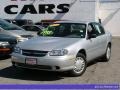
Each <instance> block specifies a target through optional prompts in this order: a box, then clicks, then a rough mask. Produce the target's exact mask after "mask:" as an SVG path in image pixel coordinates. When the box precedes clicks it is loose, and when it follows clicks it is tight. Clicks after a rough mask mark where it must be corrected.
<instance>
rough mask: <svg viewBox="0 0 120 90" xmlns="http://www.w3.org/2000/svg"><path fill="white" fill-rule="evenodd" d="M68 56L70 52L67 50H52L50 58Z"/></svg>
mask: <svg viewBox="0 0 120 90" xmlns="http://www.w3.org/2000/svg"><path fill="white" fill-rule="evenodd" d="M66 54H68V50H66V49H62V50H52V51H51V52H49V55H50V56H64V55H66Z"/></svg>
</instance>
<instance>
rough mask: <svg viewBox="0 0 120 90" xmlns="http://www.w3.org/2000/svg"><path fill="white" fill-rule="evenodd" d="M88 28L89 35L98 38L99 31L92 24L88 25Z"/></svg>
mask: <svg viewBox="0 0 120 90" xmlns="http://www.w3.org/2000/svg"><path fill="white" fill-rule="evenodd" d="M88 27H89V29H91V31H90V32H89V31H88V33H89V34H91V35H95V36H99V31H98V30H97V29H95V27H94V24H92V23H90V24H89V25H88Z"/></svg>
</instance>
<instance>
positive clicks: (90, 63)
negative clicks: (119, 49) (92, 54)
mask: <svg viewBox="0 0 120 90" xmlns="http://www.w3.org/2000/svg"><path fill="white" fill-rule="evenodd" d="M99 62H103V63H104V62H106V61H103V60H102V59H95V60H93V61H90V62H89V63H88V65H87V67H89V66H92V65H94V64H97V63H99Z"/></svg>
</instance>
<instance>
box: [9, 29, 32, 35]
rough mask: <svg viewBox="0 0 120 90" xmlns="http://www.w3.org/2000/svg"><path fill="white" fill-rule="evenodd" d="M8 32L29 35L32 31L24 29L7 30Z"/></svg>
mask: <svg viewBox="0 0 120 90" xmlns="http://www.w3.org/2000/svg"><path fill="white" fill-rule="evenodd" d="M9 32H11V33H14V34H17V35H20V36H21V35H31V34H32V33H31V32H29V31H25V30H9Z"/></svg>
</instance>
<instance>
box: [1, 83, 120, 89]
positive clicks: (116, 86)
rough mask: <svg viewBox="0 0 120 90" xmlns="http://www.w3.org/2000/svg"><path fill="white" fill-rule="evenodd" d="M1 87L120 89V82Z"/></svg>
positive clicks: (5, 87)
mask: <svg viewBox="0 0 120 90" xmlns="http://www.w3.org/2000/svg"><path fill="white" fill-rule="evenodd" d="M0 89H57V90H58V89H62V90H63V89H69V90H70V89H71V90H72V89H74V90H76V89H77V90H81V89H84V90H85V89H87V90H88V89H92V90H96V89H97V90H98V89H101V90H102V89H105V90H107V89H109V90H120V87H119V84H54V85H53V84H31V85H30V84H14V85H13V84H4V85H3V84H1V85H0Z"/></svg>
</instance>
